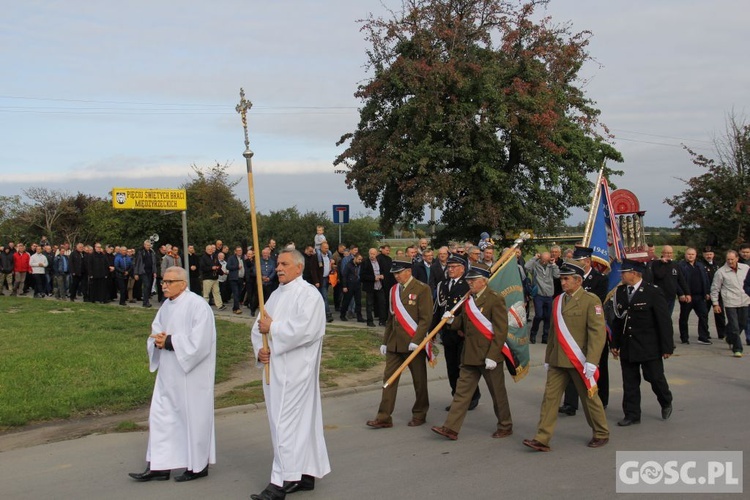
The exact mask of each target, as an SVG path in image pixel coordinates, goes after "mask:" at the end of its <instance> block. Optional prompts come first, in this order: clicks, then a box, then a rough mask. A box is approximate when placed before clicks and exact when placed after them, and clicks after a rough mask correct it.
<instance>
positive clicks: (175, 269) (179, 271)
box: [164, 266, 188, 281]
mask: <svg viewBox="0 0 750 500" xmlns="http://www.w3.org/2000/svg"><path fill="white" fill-rule="evenodd" d="M167 273H174V274H176V275H177V279H179V280H182V281H187V278H188V275H187V271H185V269H184V268H182V267H180V266H171V267H168V268H167V270H166V271H164V274H167Z"/></svg>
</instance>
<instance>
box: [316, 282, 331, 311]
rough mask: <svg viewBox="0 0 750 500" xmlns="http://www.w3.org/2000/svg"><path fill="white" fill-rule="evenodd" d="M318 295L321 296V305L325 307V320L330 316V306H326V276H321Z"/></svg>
mask: <svg viewBox="0 0 750 500" xmlns="http://www.w3.org/2000/svg"><path fill="white" fill-rule="evenodd" d="M319 290H320V294H321V295H322V296H323V303H324V304H325V306H326V318H327V317H328V316H330V315H331V306H329V305H328V276H323V279H322V280H320V288H319Z"/></svg>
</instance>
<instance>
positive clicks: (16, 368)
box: [0, 297, 250, 430]
mask: <svg viewBox="0 0 750 500" xmlns="http://www.w3.org/2000/svg"><path fill="white" fill-rule="evenodd" d="M155 314H156V312H155V311H154V310H153V309H152V310H145V309H144V310H141V309H140V308H131V307H129V308H124V307H112V306H108V305H101V304H84V303H71V302H58V301H50V300H33V299H28V298H23V297H2V298H0V316H1V317H2V318H3V321H2V326H1V327H0V352H2V357H1V358H0V395H1V396H0V430H7V429H8V428H10V427H17V426H22V425H26V424H28V423H30V422H34V421H40V420H51V419H65V418H70V417H80V416H86V415H107V414H114V413H119V412H122V411H125V410H129V409H133V408H137V407H140V406H143V405H144V404H146V403H148V401H149V399H150V397H151V391H152V389H153V384H154V374H152V373H150V372H149V371H148V358H147V355H146V338H147V337H148V335H149V334H150V332H151V322H152V320H153V318H154V316H155ZM216 326H217V335H218V338H217V360H216V363H217V368H216V381H217V382H221V381H223V380H226V379H227V378H228V377H229V375H230V374H231V371H232V367H233V366H234V365H235V364H237V363H238V362H239V361H241V360H243V359H246V357H247V355H248V352H249V351H250V338H249V337H250V335H249V329H248V326H247V325H245V324H241V323H231V322H228V321H223V320H217V323H216Z"/></svg>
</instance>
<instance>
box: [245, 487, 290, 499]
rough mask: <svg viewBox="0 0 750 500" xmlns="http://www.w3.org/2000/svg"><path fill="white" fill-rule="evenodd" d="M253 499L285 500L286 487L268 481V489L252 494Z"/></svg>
mask: <svg viewBox="0 0 750 500" xmlns="http://www.w3.org/2000/svg"><path fill="white" fill-rule="evenodd" d="M250 498H252V500H284V498H286V491H284V488H280V487H278V486H276V485H275V484H273V483H268V486H266V489H265V490H263V491H261V492H260V493H258V494H257V495H256V494H252V495H250Z"/></svg>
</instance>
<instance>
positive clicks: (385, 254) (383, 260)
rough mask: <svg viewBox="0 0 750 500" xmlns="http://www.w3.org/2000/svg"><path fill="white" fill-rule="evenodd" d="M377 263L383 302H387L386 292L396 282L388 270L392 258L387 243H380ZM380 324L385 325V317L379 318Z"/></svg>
mask: <svg viewBox="0 0 750 500" xmlns="http://www.w3.org/2000/svg"><path fill="white" fill-rule="evenodd" d="M378 263H379V264H380V269H382V270H383V288H385V296H386V297H385V302H386V304H387V303H388V292H390V290H391V288H393V285H395V284H396V278H394V277H393V274H392V273H391V272H390V270H391V265H392V264H393V259H392V258H391V246H390V245H388V244H385V245H380V253H379V254H378ZM380 319H381V323H380V326H385V321H386V319H387V317H386V318H380Z"/></svg>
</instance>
